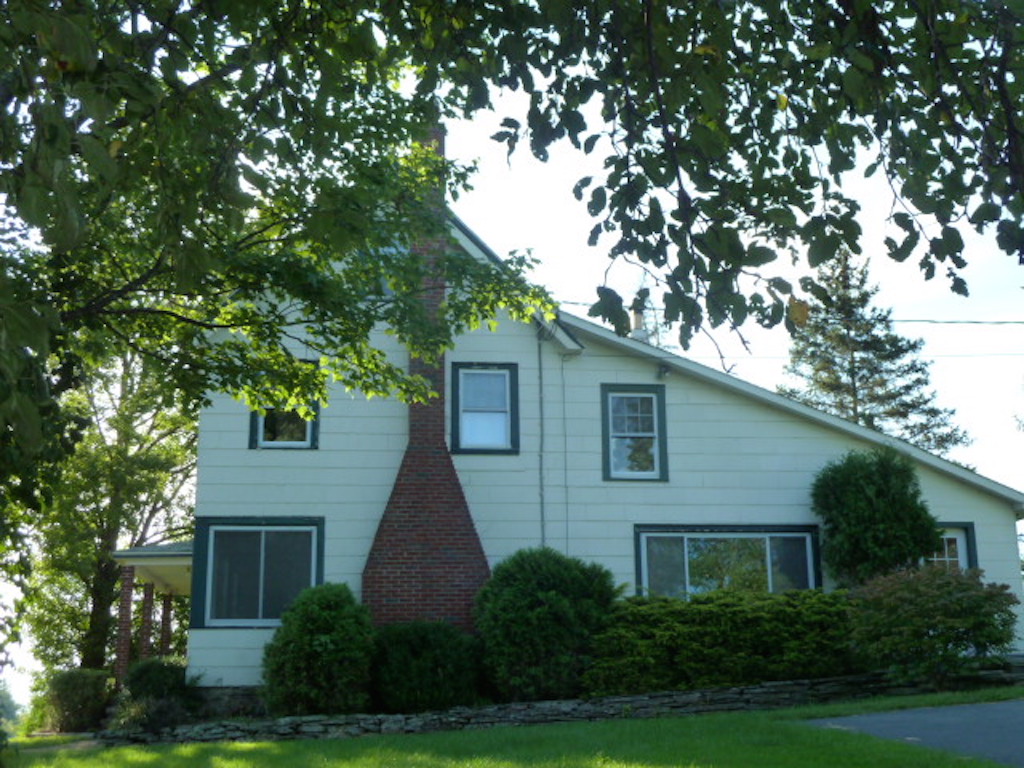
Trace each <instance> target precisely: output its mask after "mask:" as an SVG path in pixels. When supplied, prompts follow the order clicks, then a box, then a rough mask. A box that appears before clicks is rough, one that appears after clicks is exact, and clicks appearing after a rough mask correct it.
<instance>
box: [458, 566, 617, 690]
mask: <svg viewBox="0 0 1024 768" xmlns="http://www.w3.org/2000/svg"><path fill="white" fill-rule="evenodd" d="M617 596H618V589H617V588H616V587H615V581H614V578H613V577H612V574H611V571H609V570H608V569H607V568H605V567H604V566H601V565H598V564H596V563H585V562H583V561H582V560H579V559H577V558H573V557H568V556H566V555H563V554H561V553H559V552H556V551H555V550H553V549H549V548H538V549H523V550H520V551H518V552H516V553H514V554H513V555H512V556H510V557H509V558H508V559H507V560H504V561H503V562H501V563H499V564H498V566H497V567H496V568H495V569H494V573H493V575H492V576H491V578H490V580H489V581H488V582H487V583H486V584H485V585H484V587H483V589H481V590H480V593H479V595H478V596H477V619H476V626H477V630H478V631H479V633H480V638H481V641H482V643H483V661H484V667H485V670H486V672H487V674H488V676H489V679H490V682H491V684H492V685H493V686H494V689H495V692H496V693H497V695H498V697H499V698H501V699H505V700H518V701H533V700H538V699H567V698H572V697H574V696H578V695H579V694H580V692H581V691H582V687H583V681H582V676H583V673H584V671H585V670H586V669H587V667H588V666H589V663H590V655H591V645H592V642H593V638H594V636H595V635H596V634H597V633H598V632H599V631H601V630H602V629H603V628H604V626H605V624H606V623H607V621H608V617H609V615H610V614H611V610H612V605H613V604H614V602H615V600H616V598H617Z"/></svg>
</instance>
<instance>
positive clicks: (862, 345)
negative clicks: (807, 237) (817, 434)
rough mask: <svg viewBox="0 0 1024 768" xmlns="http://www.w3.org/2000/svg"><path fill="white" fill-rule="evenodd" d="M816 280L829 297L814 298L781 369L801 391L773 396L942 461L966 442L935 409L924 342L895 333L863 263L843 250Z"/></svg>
mask: <svg viewBox="0 0 1024 768" xmlns="http://www.w3.org/2000/svg"><path fill="white" fill-rule="evenodd" d="M818 279H819V282H820V284H821V287H822V288H823V289H824V290H825V292H826V294H827V296H826V297H825V298H824V299H821V300H817V299H815V300H812V302H811V304H810V306H809V309H808V318H807V321H806V323H804V324H803V325H801V326H800V327H799V328H797V329H796V330H795V331H794V333H793V340H792V343H791V344H790V348H789V360H790V362H789V365H788V366H787V367H786V372H787V373H789V374H791V375H792V376H794V377H796V379H797V380H799V382H800V386H798V387H780V388H779V391H780V392H781V393H782V394H784V395H787V396H789V397H792V398H794V399H796V400H799V401H800V402H802V403H806V404H807V405H810V406H812V407H814V408H818V409H820V410H823V411H825V412H827V413H832V414H835V415H836V416H841V417H842V418H844V419H848V420H850V421H852V422H854V423H856V424H861V425H862V426H865V427H869V428H870V429H875V430H878V431H879V432H884V433H886V434H889V435H892V436H894V437H899V438H901V439H903V440H906V441H907V442H909V443H913V444H914V445H916V446H918V447H920V448H924V449H925V450H927V451H932V452H934V453H937V454H939V455H940V456H941V455H945V454H946V453H947V452H949V451H950V450H951V449H952V448H955V447H957V446H960V445H967V444H969V443H970V439H969V438H968V437H967V434H966V433H965V432H964V431H963V430H962V429H960V428H959V427H957V426H956V425H955V424H954V423H953V417H954V415H955V413H954V411H952V410H950V409H948V408H940V407H939V406H938V405H936V404H935V399H936V395H935V392H934V391H933V390H932V389H931V383H930V382H931V379H930V375H929V367H930V366H929V363H927V362H925V361H924V360H922V359H920V358H919V357H918V353H919V352H920V351H921V348H922V347H923V346H924V341H922V340H921V339H908V338H906V337H904V336H901V335H899V334H898V333H896V332H895V331H894V330H893V327H892V311H891V310H888V309H882V308H880V307H875V306H873V300H874V297H875V295H876V294H877V293H878V289H877V288H875V287H871V286H870V285H868V266H867V262H864V261H860V260H858V259H856V258H855V257H853V256H851V255H850V254H849V253H847V252H842V253H840V255H839V256H838V258H836V259H833V260H832V261H830V262H828V263H827V264H824V265H823V266H822V268H821V270H820V271H819V276H818Z"/></svg>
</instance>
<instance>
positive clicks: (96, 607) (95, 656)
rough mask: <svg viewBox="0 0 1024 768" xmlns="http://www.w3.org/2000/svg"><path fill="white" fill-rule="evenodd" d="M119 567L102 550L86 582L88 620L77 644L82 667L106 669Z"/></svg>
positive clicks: (112, 627) (112, 628)
mask: <svg viewBox="0 0 1024 768" xmlns="http://www.w3.org/2000/svg"><path fill="white" fill-rule="evenodd" d="M118 576H119V568H118V567H117V563H115V562H114V561H113V559H112V558H111V557H110V554H109V553H107V552H102V553H100V554H99V557H98V558H97V560H96V566H95V569H94V571H93V574H92V576H91V578H90V581H91V583H90V585H89V622H88V624H87V625H86V627H85V632H84V634H83V635H82V641H81V645H80V656H81V662H80V664H81V667H82V668H83V669H106V668H107V667H108V666H109V664H108V663H107V648H108V646H109V645H110V637H111V633H112V632H113V630H114V615H113V613H112V611H113V607H114V602H115V601H116V600H117V580H118Z"/></svg>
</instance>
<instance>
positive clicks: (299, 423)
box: [249, 406, 320, 448]
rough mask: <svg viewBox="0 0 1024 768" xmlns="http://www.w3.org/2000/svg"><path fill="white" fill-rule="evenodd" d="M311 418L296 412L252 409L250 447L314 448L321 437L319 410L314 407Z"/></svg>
mask: <svg viewBox="0 0 1024 768" xmlns="http://www.w3.org/2000/svg"><path fill="white" fill-rule="evenodd" d="M313 414H314V415H313V418H312V419H305V418H303V417H302V416H301V415H299V413H298V412H297V411H290V410H285V409H283V408H268V409H267V411H266V413H265V414H259V413H256V412H253V413H252V415H251V417H250V420H249V447H250V448H316V447H317V444H318V442H319V436H320V409H319V408H318V407H316V406H314V407H313Z"/></svg>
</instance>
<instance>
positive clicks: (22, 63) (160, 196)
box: [0, 0, 1024, 570]
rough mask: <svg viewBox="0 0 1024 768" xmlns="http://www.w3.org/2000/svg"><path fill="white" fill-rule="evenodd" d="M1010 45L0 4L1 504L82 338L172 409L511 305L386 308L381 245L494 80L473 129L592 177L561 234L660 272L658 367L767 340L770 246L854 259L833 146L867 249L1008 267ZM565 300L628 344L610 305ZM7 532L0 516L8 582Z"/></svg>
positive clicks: (447, 334)
mask: <svg viewBox="0 0 1024 768" xmlns="http://www.w3.org/2000/svg"><path fill="white" fill-rule="evenodd" d="M1022 41H1024V24H1022V23H1021V18H1020V11H1019V9H1017V8H1016V7H1015V6H1014V5H1012V4H1010V3H1005V2H992V3H973V2H967V1H966V0H928V2H910V1H909V0H898V1H896V2H892V3H888V4H885V5H878V4H875V3H866V2H860V0H831V1H829V2H820V0H792V1H791V2H787V3H780V2H778V1H777V0H766V1H764V2H753V1H745V0H738V1H737V2H707V3H696V4H695V3H678V2H654V1H653V0H640V1H639V2H634V3H621V2H613V0H594V2H588V3H578V2H572V1H571V0H550V1H546V2H542V3H537V2H532V1H530V0H513V1H511V2H502V3H485V4H481V3H478V2H473V1H472V0H455V2H448V3H437V2H435V1H434V0H429V1H428V0H403V2H395V1H394V0H346V1H345V2H340V0H319V1H317V2H306V0H217V1H216V2H214V1H213V0H196V1H195V2H177V1H176V0H133V2H126V0H77V1H76V2H74V3H70V2H69V3H51V2H46V1H45V0H9V2H7V3H4V4H3V5H2V6H0V72H2V73H3V75H2V76H0V106H2V109H0V196H2V198H0V199H2V203H3V211H2V219H0V220H2V222H3V225H2V231H0V258H2V260H3V271H2V273H3V279H2V280H0V321H2V324H3V333H2V334H0V429H2V431H0V453H2V455H3V456H4V458H5V461H4V462H3V465H2V468H3V476H2V477H0V481H2V482H0V488H2V493H3V497H2V498H0V503H2V506H3V508H4V509H5V510H7V509H8V508H9V507H11V506H12V505H16V506H17V507H18V508H19V509H21V510H24V509H26V508H31V507H33V506H38V503H39V501H40V499H41V497H42V495H43V493H44V490H45V487H46V483H47V481H48V475H47V470H48V468H49V467H50V466H51V465H53V464H54V463H59V461H60V458H61V456H62V454H63V453H64V452H65V450H64V449H66V447H67V446H66V442H67V440H63V439H61V438H65V437H66V438H73V437H74V434H73V430H71V429H68V428H66V427H65V426H64V425H63V422H61V421H60V420H59V417H60V414H59V413H58V412H56V410H55V408H54V402H55V400H54V398H55V396H56V395H59V394H60V393H61V392H63V391H66V390H68V389H71V388H74V387H76V386H77V376H78V374H77V372H76V369H77V361H78V359H79V358H80V357H81V356H82V355H83V354H87V353H88V351H89V350H90V349H94V348H95V347H97V346H99V347H110V346H113V345H117V346H120V347H123V348H135V349H138V350H142V351H144V352H145V353H146V354H148V355H150V356H152V357H153V358H154V359H158V360H160V361H162V363H163V365H164V367H165V371H166V375H167V377H168V378H169V379H170V380H172V381H173V382H174V384H175V385H176V386H177V387H178V388H179V390H180V391H181V392H182V393H184V394H185V395H186V396H187V397H188V398H190V399H192V400H197V399H199V400H201V398H202V394H203V393H204V392H206V391H209V390H210V389H211V388H221V389H225V390H230V391H235V392H239V393H242V394H243V395H244V396H246V397H248V398H249V399H250V400H251V401H253V402H263V403H269V402H270V401H281V400H285V401H287V403H286V404H288V403H290V404H293V405H295V404H301V403H304V402H308V401H309V400H310V399H311V398H312V397H316V396H319V395H322V394H323V391H324V389H325V385H326V382H327V381H328V380H329V379H331V378H338V379H340V380H342V381H343V382H344V383H346V384H349V385H352V386H356V387H359V388H362V389H364V390H367V391H370V392H382V391H392V390H399V391H401V392H403V393H405V394H406V395H408V396H415V395H422V394H423V388H422V383H421V382H416V381H412V380H410V379H409V378H408V377H406V376H405V375H404V374H403V372H402V371H401V370H399V369H398V368H396V367H395V366H394V364H393V362H392V361H391V360H389V359H388V358H387V357H385V356H384V355H383V354H382V352H381V350H380V349H379V348H378V347H376V346H375V345H374V344H373V343H372V341H371V336H370V331H371V329H372V328H374V327H375V326H377V325H378V324H381V323H386V324H387V325H389V326H390V327H391V329H392V330H393V333H394V334H395V335H396V336H397V337H398V338H399V339H400V340H402V341H403V342H405V343H407V344H408V345H409V346H410V347H411V348H413V349H414V350H416V351H419V352H422V353H425V354H430V353H431V352H436V351H437V350H438V349H439V348H440V347H442V346H444V344H445V343H447V342H448V341H449V340H450V339H451V338H452V335H453V334H454V333H457V332H458V331H459V330H460V329H462V328H464V327H466V326H467V325H472V324H473V323H476V322H479V321H481V320H482V319H483V318H486V317H489V316H491V315H492V314H493V312H494V311H495V310H496V309H497V308H499V307H501V306H503V305H504V306H508V307H509V308H510V309H512V310H513V312H515V313H518V314H524V313H527V312H529V311H531V310H532V308H533V307H534V306H535V305H536V303H537V301H536V300H537V299H538V297H537V295H536V294H535V293H533V292H531V291H530V290H529V289H528V288H527V287H526V286H525V284H524V282H523V280H522V278H521V275H520V274H519V272H518V271H517V270H516V269H514V268H513V269H507V270H496V269H492V268H488V267H486V266H480V265H476V264H472V263H468V262H466V261H465V260H460V259H458V258H457V257H455V256H452V257H450V258H449V257H448V256H445V257H444V258H442V259H440V260H439V261H438V262H436V268H437V269H438V270H439V271H440V272H441V273H443V276H444V277H445V278H446V279H448V281H449V282H450V284H451V286H452V293H451V294H450V301H449V303H448V305H447V307H446V311H445V312H443V313H442V314H441V315H440V316H439V322H438V323H436V324H435V323H429V322H426V320H425V318H424V316H423V311H422V309H421V307H420V304H419V302H418V301H416V300H415V299H416V293H417V290H418V286H419V285H420V278H421V276H422V273H423V271H424V269H425V267H424V262H423V260H422V259H421V258H419V257H417V256H416V255H414V254H412V253H411V251H410V248H409V246H410V244H411V243H412V242H413V241H414V240H416V239H417V238H419V237H421V236H422V235H423V234H424V233H427V234H439V233H441V232H442V230H443V226H442V222H440V221H439V220H438V215H437V211H436V209H435V206H433V205H430V204H428V203H426V202H425V201H426V200H427V199H428V198H429V194H428V190H431V189H434V188H436V186H437V185H438V183H439V179H440V177H441V176H442V168H441V165H442V164H441V163H440V162H439V161H438V160H437V159H436V157H435V156H434V155H433V153H431V152H429V151H421V150H420V149H418V148H417V144H416V143H415V142H414V141H413V139H414V138H415V137H417V136H421V135H422V132H423V126H424V125H425V124H428V123H432V122H434V121H435V120H436V119H437V116H438V115H439V114H441V115H442V116H462V115H471V114H473V113H475V112H477V111H479V110H481V109H484V108H486V107H488V106H490V104H491V98H492V95H493V92H494V91H493V89H494V88H495V87H501V88H511V89H519V90H522V91H525V92H526V93H527V94H528V96H529V106H528V108H527V110H526V112H525V114H521V115H511V114H510V115H508V116H507V117H506V119H505V120H504V122H503V124H502V126H501V129H500V130H499V131H498V132H497V134H496V138H497V139H498V140H499V141H504V142H506V143H507V144H508V147H509V149H510V151H511V150H512V149H513V148H514V147H515V146H516V145H517V144H518V143H527V144H528V145H529V147H530V150H531V151H532V152H533V153H534V154H535V155H537V156H538V157H541V158H544V157H546V156H547V155H548V153H549V152H550V151H551V150H552V147H553V145H555V144H556V143H557V142H559V141H561V140H563V139H564V140H566V142H567V143H568V144H570V145H572V146H574V147H576V148H578V149H579V150H580V151H582V152H586V153H599V154H600V155H603V159H604V163H603V167H604V169H605V175H604V177H603V178H584V179H580V180H579V182H578V183H577V184H576V185H575V189H574V192H575V194H576V196H577V197H578V198H579V199H580V200H581V201H583V202H584V203H585V204H586V206H587V208H588V209H589V211H590V212H591V214H593V215H594V217H595V218H596V223H595V227H594V231H593V233H592V235H591V240H592V241H594V242H597V241H599V240H602V239H604V242H608V240H607V238H609V237H610V238H611V241H610V242H608V244H609V252H610V254H611V255H612V256H615V257H620V256H626V257H631V258H635V259H637V260H639V261H641V262H643V263H644V264H645V265H647V266H648V267H649V268H650V269H651V270H652V271H653V272H655V273H657V274H659V275H660V276H661V280H662V282H663V286H664V293H665V296H664V304H665V307H666V317H667V319H668V320H670V321H676V322H678V323H679V328H680V334H681V340H682V342H683V343H684V345H685V343H686V342H688V340H689V339H690V336H691V335H692V333H693V332H694V331H695V330H696V329H698V328H700V327H701V326H702V325H703V324H705V323H709V324H710V325H712V326H721V325H725V326H727V327H739V326H741V325H742V324H743V323H744V321H746V320H747V319H748V318H751V317H752V318H754V319H756V320H757V321H758V322H760V323H762V324H765V325H775V324H778V323H781V322H784V321H787V312H788V311H789V309H788V308H789V306H790V303H789V301H790V297H791V296H792V294H793V292H794V290H795V286H794V285H792V284H791V283H790V282H789V281H787V279H785V277H784V276H783V275H782V274H781V271H780V270H779V269H778V268H777V267H776V260H777V258H778V256H779V255H780V254H785V255H787V256H788V255H789V254H790V253H791V251H792V250H796V251H797V252H799V253H801V254H802V253H806V255H807V261H808V262H809V264H810V266H812V267H814V266H817V265H818V264H821V263H823V262H825V261H827V260H829V259H830V258H831V257H832V256H833V255H834V254H835V253H836V251H837V250H838V249H839V248H840V247H842V246H844V245H845V246H847V247H849V248H851V249H853V250H856V249H857V248H859V239H860V235H861V228H860V225H859V224H858V222H857V205H856V203H855V202H854V201H853V200H852V199H851V197H850V196H849V195H847V194H846V193H844V191H843V182H844V180H845V179H846V178H847V176H848V174H849V173H851V172H853V171H854V169H855V168H857V165H858V160H859V159H860V158H864V157H866V158H867V160H866V162H868V163H869V165H868V166H867V169H866V171H867V172H868V173H869V174H871V173H881V174H884V175H885V176H886V177H887V178H888V180H889V181H890V183H891V187H892V189H893V190H894V196H895V205H894V208H893V210H894V214H893V217H892V223H893V225H894V227H893V232H892V233H891V234H890V236H889V237H888V239H887V240H886V247H887V250H888V252H889V253H890V255H891V256H893V257H894V258H897V259H906V258H908V257H909V256H910V255H911V254H912V253H917V254H919V256H920V259H921V265H922V268H923V270H924V272H925V275H926V277H930V276H932V275H933V274H936V273H937V272H939V271H942V270H947V274H948V275H949V277H950V280H951V283H952V286H953V288H954V290H958V291H961V292H964V291H966V286H965V284H964V282H963V280H962V279H961V277H960V276H959V272H958V270H959V269H960V268H961V267H962V266H963V265H964V263H965V259H964V257H963V237H962V232H963V230H964V229H965V228H968V227H973V228H976V229H979V230H982V231H991V230H995V232H996V235H997V238H998V243H999V246H1000V247H1001V248H1002V249H1003V250H1004V251H1006V252H1007V253H1015V254H1020V253H1022V252H1024V230H1022V227H1021V222H1022V217H1024V197H1022V186H1024V185H1022V179H1024V131H1022V127H1021V120H1020V114H1021V113H1022V103H1021V102H1022V99H1021V93H1022V89H1024V77H1022V76H1021V57H1020V50H1021V44H1022ZM865 153H866V154H865ZM446 178H447V180H448V184H449V186H450V188H451V189H452V191H453V192H454V191H455V190H456V189H457V188H458V187H459V186H460V184H461V183H462V182H463V181H464V180H465V173H464V172H463V170H462V169H453V168H448V169H447V177H446ZM509 215H514V212H512V213H510V214H509ZM813 287H814V286H813V280H811V279H810V278H805V279H804V280H802V281H801V283H800V288H802V289H803V290H805V291H806V290H811V289H813ZM592 311H593V312H594V314H597V315H600V316H602V317H605V318H607V319H609V320H611V321H612V322H613V323H614V324H615V325H616V327H617V328H619V329H620V330H623V331H625V330H626V328H627V326H628V317H627V314H628V313H627V312H626V311H625V310H624V307H623V303H622V300H621V298H620V297H619V296H618V295H617V294H615V293H614V292H613V291H610V290H607V289H602V291H601V292H600V294H599V297H598V301H597V302H596V303H595V305H594V307H593V309H592ZM295 335H302V336H303V337H304V338H305V339H306V340H307V343H308V347H307V349H308V350H309V353H308V354H309V355H310V356H312V357H315V358H318V359H319V360H320V362H321V364H322V365H321V366H319V367H317V368H315V369H311V368H308V367H305V366H302V365H300V364H299V362H298V361H297V360H296V358H295V356H294V355H292V354H290V353H289V351H288V340H289V338H290V337H292V336H295ZM32 522H33V521H32V520H31V519H19V518H16V517H14V512H13V511H5V513H4V516H3V520H2V524H0V535H2V543H0V546H3V550H0V562H2V563H4V565H5V568H7V569H8V570H10V567H9V566H10V561H11V560H12V559H16V555H15V554H14V553H16V552H17V551H18V547H17V545H16V544H12V542H15V541H16V540H17V537H18V533H19V531H21V530H22V529H23V528H24V527H25V526H26V525H31V524H32Z"/></svg>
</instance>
